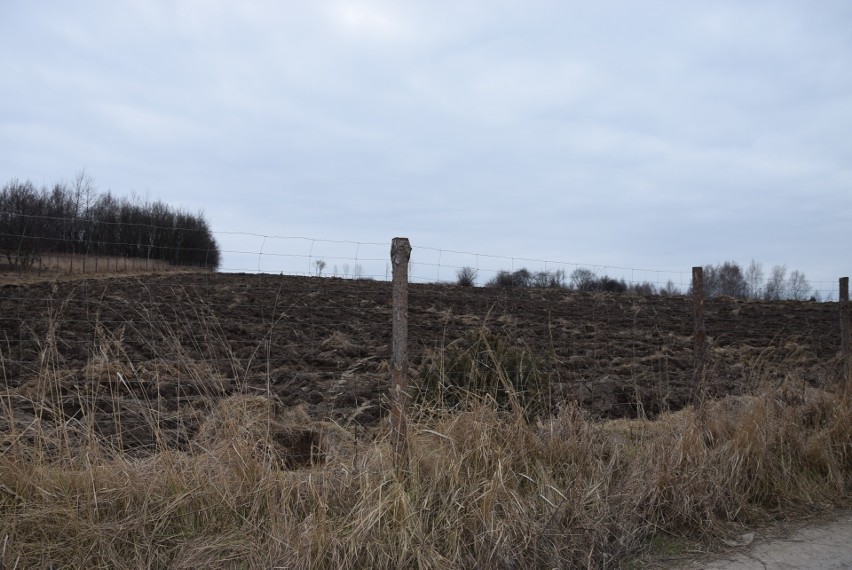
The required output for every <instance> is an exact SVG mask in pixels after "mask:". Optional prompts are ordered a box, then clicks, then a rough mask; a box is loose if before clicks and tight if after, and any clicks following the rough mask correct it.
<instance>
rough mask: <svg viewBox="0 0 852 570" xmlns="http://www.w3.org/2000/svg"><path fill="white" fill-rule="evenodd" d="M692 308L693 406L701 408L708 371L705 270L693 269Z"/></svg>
mask: <svg viewBox="0 0 852 570" xmlns="http://www.w3.org/2000/svg"><path fill="white" fill-rule="evenodd" d="M692 307H693V310H694V312H695V330H694V342H693V349H692V350H693V358H694V364H695V366H694V370H693V376H692V404H693V405H694V406H695V407H699V406H700V405H701V404H702V403H703V401H704V381H705V376H706V370H707V329H706V328H705V326H704V270H703V269H702V268H701V267H693V268H692Z"/></svg>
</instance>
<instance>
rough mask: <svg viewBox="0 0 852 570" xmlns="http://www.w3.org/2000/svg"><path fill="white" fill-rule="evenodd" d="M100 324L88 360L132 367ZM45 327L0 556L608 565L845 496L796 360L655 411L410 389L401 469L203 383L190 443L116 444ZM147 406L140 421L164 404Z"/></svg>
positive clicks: (3, 490) (50, 560)
mask: <svg viewBox="0 0 852 570" xmlns="http://www.w3.org/2000/svg"><path fill="white" fill-rule="evenodd" d="M113 340H115V339H113ZM101 344H102V346H101V349H100V350H99V352H97V353H96V354H93V356H92V364H91V367H90V374H91V375H92V376H93V377H94V376H97V375H98V374H104V373H106V374H112V375H114V376H116V375H119V373H120V376H121V378H125V377H129V376H131V375H132V374H133V373H134V372H133V366H132V364H131V363H127V362H123V361H121V358H119V357H117V356H111V355H116V354H119V353H120V352H121V351H120V347H113V348H111V349H109V350H108V349H106V348H104V346H106V345H105V344H104V343H101ZM50 345H51V343H50V342H46V343H45V346H46V347H47V348H46V349H45V352H44V355H45V358H44V359H43V361H44V365H43V370H42V373H41V375H40V376H39V378H38V379H37V382H36V384H35V385H34V387H33V388H32V389H31V390H30V391H29V392H19V393H16V394H15V395H14V397H13V396H12V394H11V392H10V391H9V390H8V389H7V390H6V393H5V396H4V397H3V398H2V405H3V407H4V409H5V414H4V415H5V420H4V421H3V423H4V424H5V429H4V431H3V433H2V435H0V450H2V452H1V454H0V513H1V514H0V539H2V540H3V548H2V551H0V554H2V560H0V567H3V568H39V567H51V568H53V567H80V568H165V567H168V568H234V567H239V568H273V567H281V568H284V567H286V568H340V567H358V568H473V567H476V568H518V567H523V568H574V567H583V568H585V567H588V568H602V567H618V566H621V565H623V564H625V563H626V562H627V561H628V560H629V559H630V557H631V556H634V555H636V554H638V553H641V552H643V551H644V550H646V549H647V548H648V545H649V544H650V543H651V542H652V541H653V540H654V538H655V537H660V536H675V537H686V538H688V539H690V540H702V539H711V538H715V537H721V536H727V534H728V533H729V532H731V531H732V530H733V529H735V528H738V527H740V526H741V525H753V524H757V523H761V522H765V521H767V520H771V519H778V518H785V517H791V516H795V515H796V514H803V513H807V512H810V511H812V510H813V509H815V508H827V507H831V506H846V505H849V504H850V497H852V403H850V398H849V397H848V396H846V397H841V396H838V393H839V392H838V391H836V390H833V389H830V388H827V389H817V388H814V387H811V386H809V385H806V384H805V383H804V382H802V381H800V380H798V379H797V378H796V377H795V376H790V377H788V378H787V380H786V381H785V382H784V383H783V384H782V385H780V386H774V387H765V388H763V389H762V390H761V391H760V392H759V393H756V394H754V395H752V396H742V397H731V398H726V399H723V400H720V401H714V402H708V403H707V404H706V405H705V407H704V408H703V409H700V410H694V409H691V408H688V409H685V410H681V411H679V412H676V413H670V414H664V415H661V416H660V417H659V418H657V419H656V420H654V421H647V420H615V421H594V420H592V419H590V418H589V417H588V416H587V415H586V414H585V413H584V411H583V410H581V409H578V408H577V407H576V406H571V405H568V406H566V407H564V408H562V409H561V410H560V411H559V413H558V415H556V416H555V417H553V418H551V419H548V420H535V421H532V422H530V421H528V418H526V417H525V416H524V413H522V411H520V410H514V411H512V409H511V408H509V409H508V410H507V409H506V408H505V407H502V408H501V407H500V406H498V405H497V404H496V403H495V401H494V399H493V398H489V397H488V396H481V397H479V398H476V399H474V398H471V399H470V400H468V401H467V402H463V403H461V404H460V405H458V406H456V407H455V408H453V409H446V408H441V407H438V406H435V405H432V406H431V407H424V408H419V409H417V410H415V414H414V416H413V418H412V421H411V424H410V451H411V455H410V462H409V467H408V469H407V472H405V473H403V474H398V471H397V470H396V469H395V468H394V463H393V456H392V452H391V446H390V443H389V439H388V437H387V433H386V431H385V430H384V429H380V430H377V431H375V432H373V433H369V434H362V433H360V432H359V431H358V430H356V429H355V428H352V429H345V428H343V427H341V426H338V425H336V424H333V423H328V422H321V421H316V420H311V419H310V418H309V417H308V416H307V415H306V414H305V413H304V411H303V410H301V409H300V408H295V409H282V408H281V407H280V406H279V405H278V404H277V403H276V402H275V401H274V400H273V399H272V398H270V397H268V396H265V395H260V396H258V395H254V396H248V395H242V394H237V395H232V396H230V397H226V398H221V397H220V396H217V399H216V402H215V405H213V407H211V411H210V413H209V414H207V415H206V417H205V421H204V422H203V424H202V425H201V428H200V429H199V431H198V432H197V434H195V436H194V438H193V439H192V441H191V442H190V444H189V445H188V446H185V447H184V448H183V449H180V450H178V449H175V448H169V447H168V446H166V445H159V447H158V448H157V449H154V450H153V451H151V452H150V453H148V454H147V455H146V456H144V457H139V456H133V455H130V454H128V453H126V452H124V451H122V449H121V446H120V445H117V444H116V442H115V440H114V439H110V438H106V437H104V436H103V435H101V434H99V432H97V430H95V429H94V428H93V426H92V425H91V423H87V422H86V419H85V418H86V414H85V413H84V414H83V416H82V419H77V420H75V421H74V422H71V421H61V422H60V421H56V418H60V417H64V416H62V414H60V413H59V411H58V410H57V409H55V408H56V407H57V406H61V405H62V402H63V400H62V395H61V394H58V393H55V388H54V387H55V386H57V385H58V381H57V379H56V375H57V374H60V373H61V371H60V370H59V368H58V367H57V366H55V363H54V361H53V359H52V358H51V357H50V352H51V349H50V348H49V347H50ZM495 362H496V361H495ZM185 365H186V366H191V363H186V364H185ZM197 369H198V370H203V367H198V368H197ZM211 380H213V379H211ZM831 380H832V379H826V385H827V386H830V385H831ZM126 381H128V382H129V380H126ZM213 384H215V382H214V383H213ZM214 392H215V390H214V391H211V402H212V401H213V400H212V398H213V396H215V394H214ZM22 394H28V396H26V397H25V396H23V395H22ZM22 398H25V399H27V400H28V401H27V402H24V404H26V406H27V407H28V408H31V409H35V410H37V411H38V413H37V414H36V415H35V416H34V417H35V419H34V420H31V421H29V422H25V421H23V420H22V416H21V414H20V412H19V408H20V407H21V404H22V402H20V401H19V400H20V399H22ZM95 405H96V402H95V401H94V400H93V401H92V402H87V403H86V402H84V403H83V405H82V406H81V408H82V409H83V410H84V411H85V410H86V409H93V407H94V406H95ZM121 413H122V411H121V409H120V408H118V407H117V409H116V414H117V416H120V414H121ZM149 417H150V422H151V424H152V425H151V426H150V429H151V431H153V432H155V433H156V432H157V431H158V430H159V429H160V428H161V426H160V422H162V421H164V418H163V416H162V415H161V414H158V413H153V412H152V413H151V414H150V416H149Z"/></svg>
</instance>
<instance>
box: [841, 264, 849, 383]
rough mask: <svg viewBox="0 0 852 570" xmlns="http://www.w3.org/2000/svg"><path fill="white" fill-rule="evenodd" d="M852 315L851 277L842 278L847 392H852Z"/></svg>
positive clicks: (842, 321)
mask: <svg viewBox="0 0 852 570" xmlns="http://www.w3.org/2000/svg"><path fill="white" fill-rule="evenodd" d="M850 327H852V316H850V314H849V278H848V277H841V278H840V354H841V355H842V358H843V374H844V375H845V376H846V378H845V387H844V389H845V390H846V393H847V394H852V331H850V330H849V329H850Z"/></svg>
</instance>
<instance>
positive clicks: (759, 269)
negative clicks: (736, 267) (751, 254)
mask: <svg viewBox="0 0 852 570" xmlns="http://www.w3.org/2000/svg"><path fill="white" fill-rule="evenodd" d="M745 282H746V289H747V295H748V297H749V299H759V298H760V297H761V295H762V293H763V264H762V263H758V262H756V261H755V260H753V259H752V260H751V263H750V264H749V266H748V268H746V271H745Z"/></svg>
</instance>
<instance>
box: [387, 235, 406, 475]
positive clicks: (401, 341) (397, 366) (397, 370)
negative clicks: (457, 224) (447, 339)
mask: <svg viewBox="0 0 852 570" xmlns="http://www.w3.org/2000/svg"><path fill="white" fill-rule="evenodd" d="M410 258H411V244H410V243H409V242H408V238H399V237H397V238H393V241H392V242H391V266H392V268H393V269H392V275H393V328H392V336H393V341H392V342H393V348H392V356H391V410H390V412H391V413H390V415H391V437H392V441H393V448H394V452H395V455H396V457H395V460H396V467H397V471H398V472H400V473H405V472H407V471H408V433H407V432H408V418H407V413H408V410H407V408H408V261H409V259H410Z"/></svg>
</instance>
